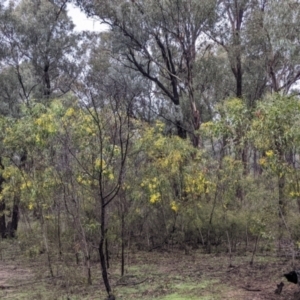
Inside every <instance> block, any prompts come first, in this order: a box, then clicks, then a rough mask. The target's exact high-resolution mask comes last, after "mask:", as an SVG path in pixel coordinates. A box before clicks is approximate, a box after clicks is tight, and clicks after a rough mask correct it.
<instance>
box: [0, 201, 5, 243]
mask: <svg viewBox="0 0 300 300" xmlns="http://www.w3.org/2000/svg"><path fill="white" fill-rule="evenodd" d="M0 234H1V237H2V238H3V239H4V238H6V223H5V202H4V200H2V201H1V202H0Z"/></svg>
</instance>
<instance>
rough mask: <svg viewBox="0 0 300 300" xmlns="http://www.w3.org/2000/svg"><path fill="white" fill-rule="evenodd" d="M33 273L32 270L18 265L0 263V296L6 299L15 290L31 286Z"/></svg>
mask: <svg viewBox="0 0 300 300" xmlns="http://www.w3.org/2000/svg"><path fill="white" fill-rule="evenodd" d="M32 280H33V273H32V271H31V270H30V269H27V268H24V267H23V266H20V265H18V263H15V264H12V263H9V264H8V263H4V262H3V261H0V296H1V297H4V296H5V295H7V294H8V293H11V292H13V290H14V289H16V288H18V287H20V286H23V285H27V284H30V282H31V281H32Z"/></svg>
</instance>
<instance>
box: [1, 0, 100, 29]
mask: <svg viewBox="0 0 300 300" xmlns="http://www.w3.org/2000/svg"><path fill="white" fill-rule="evenodd" d="M0 1H1V0H0ZM68 15H69V16H70V17H71V18H72V20H73V22H74V24H75V26H76V27H75V29H76V30H77V31H82V30H90V31H103V30H105V25H103V24H102V25H101V24H100V21H98V20H96V19H92V18H87V17H86V16H85V14H84V13H83V12H82V11H81V10H80V9H79V8H78V7H76V6H74V5H73V4H68Z"/></svg>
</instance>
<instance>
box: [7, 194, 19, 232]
mask: <svg viewBox="0 0 300 300" xmlns="http://www.w3.org/2000/svg"><path fill="white" fill-rule="evenodd" d="M14 202H15V203H14V206H13V211H12V218H11V225H10V228H9V232H8V234H9V237H11V238H14V237H15V235H16V231H17V229H18V224H19V202H20V201H19V198H18V197H15V199H14Z"/></svg>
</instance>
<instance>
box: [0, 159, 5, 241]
mask: <svg viewBox="0 0 300 300" xmlns="http://www.w3.org/2000/svg"><path fill="white" fill-rule="evenodd" d="M0 169H1V170H4V166H3V164H2V158H1V157H0ZM4 181H5V180H4V178H3V177H2V175H1V174H0V194H1V193H2V184H3V182H4ZM0 234H1V237H2V238H5V237H6V223H5V201H4V200H2V201H0Z"/></svg>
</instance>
